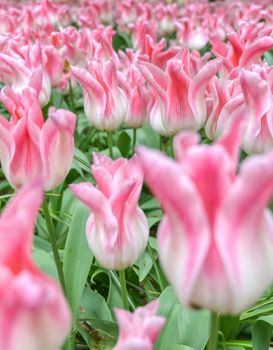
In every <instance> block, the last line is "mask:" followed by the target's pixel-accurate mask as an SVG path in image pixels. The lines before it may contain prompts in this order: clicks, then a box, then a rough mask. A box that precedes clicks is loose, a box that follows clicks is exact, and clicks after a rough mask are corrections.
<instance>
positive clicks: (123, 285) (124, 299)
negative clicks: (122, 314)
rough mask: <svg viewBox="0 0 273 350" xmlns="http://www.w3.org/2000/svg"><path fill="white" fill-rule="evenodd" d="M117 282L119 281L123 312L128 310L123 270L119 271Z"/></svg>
mask: <svg viewBox="0 0 273 350" xmlns="http://www.w3.org/2000/svg"><path fill="white" fill-rule="evenodd" d="M119 281H120V288H121V298H122V304H123V308H124V309H125V310H129V304H128V295H127V288H126V277H125V270H121V271H119Z"/></svg>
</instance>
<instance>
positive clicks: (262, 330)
mask: <svg viewBox="0 0 273 350" xmlns="http://www.w3.org/2000/svg"><path fill="white" fill-rule="evenodd" d="M272 331H273V315H270V316H263V317H260V318H258V319H257V320H256V322H255V324H254V327H253V332H252V344H253V350H268V347H269V344H270V340H271V336H272Z"/></svg>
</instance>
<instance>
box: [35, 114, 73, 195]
mask: <svg viewBox="0 0 273 350" xmlns="http://www.w3.org/2000/svg"><path fill="white" fill-rule="evenodd" d="M48 116H49V117H48V119H47V121H46V122H45V124H44V126H43V128H42V130H41V137H40V148H41V158H42V162H43V176H44V180H45V189H46V190H49V189H53V188H55V187H56V186H58V185H59V184H60V183H61V182H62V181H63V180H64V179H65V177H66V175H67V174H68V171H69V169H70V166H71V163H72V160H73V153H74V138H73V133H74V129H75V124H76V116H75V114H74V113H72V112H69V111H66V110H64V109H58V110H56V109H55V108H50V109H49V111H48Z"/></svg>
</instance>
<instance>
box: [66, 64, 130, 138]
mask: <svg viewBox="0 0 273 350" xmlns="http://www.w3.org/2000/svg"><path fill="white" fill-rule="evenodd" d="M71 72H72V76H73V77H74V78H75V79H76V80H77V81H78V82H79V83H80V84H81V86H82V88H83V95H84V111H85V114H86V117H87V118H88V119H89V120H90V122H91V123H92V124H93V125H94V126H95V127H96V128H97V129H99V130H106V131H113V130H116V129H118V128H119V126H120V125H121V123H122V122H123V120H124V118H125V116H126V112H127V105H128V102H127V97H126V94H125V92H124V91H123V90H122V89H121V88H120V86H119V75H118V74H117V70H116V67H115V64H114V62H113V61H112V60H109V61H107V62H101V63H100V64H99V63H97V62H91V63H90V64H89V71H87V70H86V69H83V68H79V67H71Z"/></svg>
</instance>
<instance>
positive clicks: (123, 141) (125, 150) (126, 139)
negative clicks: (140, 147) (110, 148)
mask: <svg viewBox="0 0 273 350" xmlns="http://www.w3.org/2000/svg"><path fill="white" fill-rule="evenodd" d="M130 145H131V139H130V136H129V135H128V134H127V132H126V131H122V132H121V133H120V134H119V137H118V148H119V150H120V153H121V154H122V156H123V157H128V155H129V153H130Z"/></svg>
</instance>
